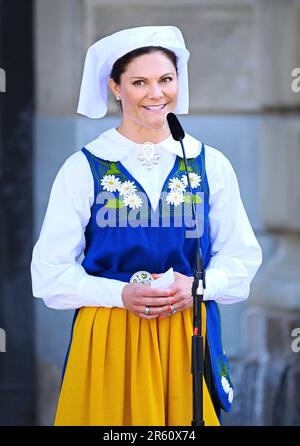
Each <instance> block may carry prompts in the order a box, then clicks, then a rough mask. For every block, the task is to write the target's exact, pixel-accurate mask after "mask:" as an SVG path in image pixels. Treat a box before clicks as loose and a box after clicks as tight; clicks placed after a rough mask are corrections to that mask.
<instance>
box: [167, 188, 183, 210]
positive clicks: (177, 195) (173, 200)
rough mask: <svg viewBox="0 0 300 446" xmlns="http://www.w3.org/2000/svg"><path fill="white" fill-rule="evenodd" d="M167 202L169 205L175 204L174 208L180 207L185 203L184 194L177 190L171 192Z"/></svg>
mask: <svg viewBox="0 0 300 446" xmlns="http://www.w3.org/2000/svg"><path fill="white" fill-rule="evenodd" d="M166 201H167V203H168V204H173V205H174V206H178V205H179V204H181V203H183V202H184V195H183V193H182V192H179V191H177V190H171V192H169V193H168V195H167V198H166Z"/></svg>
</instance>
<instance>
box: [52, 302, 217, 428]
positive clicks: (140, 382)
mask: <svg viewBox="0 0 300 446" xmlns="http://www.w3.org/2000/svg"><path fill="white" fill-rule="evenodd" d="M202 307H203V309H202V315H203V324H202V325H203V327H205V325H206V323H205V322H206V321H205V306H204V305H202ZM204 334H205V328H203V335H204ZM191 336H192V311H191V310H185V311H181V312H178V313H175V314H174V315H172V316H170V317H167V318H164V319H161V320H158V319H152V320H146V319H141V318H139V317H138V316H136V315H134V314H133V313H131V312H129V311H127V310H125V309H121V308H94V307H86V308H82V309H80V311H79V313H78V316H77V319H76V322H75V324H74V328H73V338H72V343H71V347H70V351H69V356H68V362H67V366H66V370H65V374H64V379H63V383H62V387H61V392H60V396H59V401H58V407H57V413H56V419H55V425H57V426H66V425H73V426H82V425H84V426H87V425H94V426H190V425H191V419H192V374H191ZM203 398H204V407H203V412H204V420H205V424H206V425H210V426H217V425H219V420H218V418H217V416H216V413H215V410H214V407H213V404H212V402H211V398H210V395H209V392H208V389H207V386H206V383H205V381H204V382H203Z"/></svg>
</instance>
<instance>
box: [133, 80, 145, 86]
mask: <svg viewBox="0 0 300 446" xmlns="http://www.w3.org/2000/svg"><path fill="white" fill-rule="evenodd" d="M144 83H145V81H143V80H142V79H138V80H137V81H134V82H133V85H136V86H138V87H139V86H141V85H144Z"/></svg>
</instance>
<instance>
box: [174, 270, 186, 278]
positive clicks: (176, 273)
mask: <svg viewBox="0 0 300 446" xmlns="http://www.w3.org/2000/svg"><path fill="white" fill-rule="evenodd" d="M174 277H175V278H176V279H179V278H180V277H185V275H184V274H181V273H179V272H178V271H174Z"/></svg>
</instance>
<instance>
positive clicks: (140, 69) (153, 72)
mask: <svg viewBox="0 0 300 446" xmlns="http://www.w3.org/2000/svg"><path fill="white" fill-rule="evenodd" d="M172 72H174V73H176V70H175V67H174V64H173V62H172V61H171V60H170V59H169V58H168V57H167V56H166V55H165V54H164V53H162V52H160V51H155V52H153V53H148V54H143V55H141V56H137V57H135V58H134V59H133V60H132V61H131V62H130V63H129V64H128V65H127V67H126V70H125V72H124V73H123V74H124V75H126V76H130V77H131V76H142V77H154V76H162V75H163V74H165V73H172Z"/></svg>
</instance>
